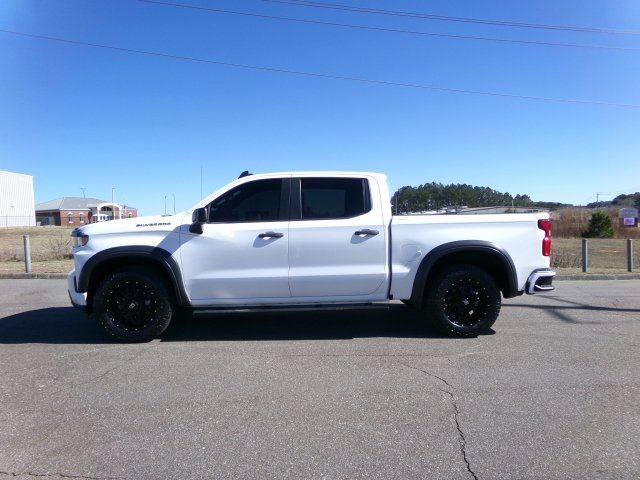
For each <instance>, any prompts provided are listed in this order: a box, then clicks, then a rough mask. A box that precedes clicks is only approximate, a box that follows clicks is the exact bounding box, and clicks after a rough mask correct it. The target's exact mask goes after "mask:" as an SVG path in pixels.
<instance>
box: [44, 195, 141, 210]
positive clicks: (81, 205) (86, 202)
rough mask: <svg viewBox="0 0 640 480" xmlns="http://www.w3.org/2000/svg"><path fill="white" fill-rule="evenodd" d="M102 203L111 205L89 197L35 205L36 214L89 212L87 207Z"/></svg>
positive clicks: (59, 199)
mask: <svg viewBox="0 0 640 480" xmlns="http://www.w3.org/2000/svg"><path fill="white" fill-rule="evenodd" d="M102 203H106V204H111V202H110V201H109V200H101V199H99V198H91V197H62V198H55V199H53V200H49V201H47V202H42V203H38V204H37V205H36V212H38V211H50V210H89V207H95V206H96V205H100V204H102ZM116 205H118V206H122V207H125V208H134V207H132V206H130V205H120V204H119V203H116Z"/></svg>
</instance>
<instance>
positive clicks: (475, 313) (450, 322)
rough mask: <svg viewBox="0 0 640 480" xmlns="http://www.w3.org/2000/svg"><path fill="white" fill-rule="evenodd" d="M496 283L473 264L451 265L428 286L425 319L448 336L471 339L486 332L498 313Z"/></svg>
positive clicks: (499, 298)
mask: <svg viewBox="0 0 640 480" xmlns="http://www.w3.org/2000/svg"><path fill="white" fill-rule="evenodd" d="M500 305H501V296H500V289H499V288H498V285H497V284H496V281H495V280H494V279H493V277H492V276H491V275H489V274H488V273H487V272H486V271H485V270H483V269H481V268H478V267H476V266H473V265H455V266H451V267H449V268H447V269H445V270H443V271H442V272H440V273H439V274H438V276H437V277H435V278H434V279H433V280H431V281H429V282H428V284H427V291H426V292H425V302H424V311H425V314H426V316H427V320H428V321H429V322H430V323H431V324H432V325H433V326H434V327H436V328H437V329H438V330H440V331H441V332H444V333H446V334H448V335H454V336H460V337H470V336H475V335H478V334H479V333H483V332H486V331H488V330H489V329H490V328H491V326H492V325H493V324H494V323H495V321H496V319H497V318H498V314H499V313H500Z"/></svg>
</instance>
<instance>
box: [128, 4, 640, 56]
mask: <svg viewBox="0 0 640 480" xmlns="http://www.w3.org/2000/svg"><path fill="white" fill-rule="evenodd" d="M136 1H138V2H142V3H149V4H155V5H163V6H167V7H177V8H184V9H189V10H200V11H206V12H210V13H221V14H226V15H238V16H245V17H254V18H262V19H266V20H282V21H287V22H297V23H306V24H312V25H322V26H331V27H341V28H352V29H358V30H370V31H377V32H387V33H404V34H409V35H421V36H428V37H441V38H455V39H461V40H481V41H487V42H500V43H515V44H523V45H537V46H548V47H571V48H591V49H601V50H623V51H624V50H626V51H636V52H637V51H640V48H633V47H616V46H610V45H584V44H578V43H559V42H541V41H534V40H515V39H508V38H496V37H483V36H476V35H454V34H448V33H435V32H425V31H419V30H404V29H397V28H385V27H374V26H370V25H357V24H352V23H337V22H325V21H322V20H309V19H303V18H294V17H283V16H279V15H266V14H261V13H252V12H238V11H235V10H224V9H220V8H209V7H201V6H198V5H188V4H184V3H172V2H162V1H158V0H136Z"/></svg>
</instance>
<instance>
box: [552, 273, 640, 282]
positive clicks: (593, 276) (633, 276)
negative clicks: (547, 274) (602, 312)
mask: <svg viewBox="0 0 640 480" xmlns="http://www.w3.org/2000/svg"><path fill="white" fill-rule="evenodd" d="M553 280H554V281H556V280H561V281H562V280H640V273H621V274H615V275H612V274H608V273H606V274H604V273H585V274H582V275H580V274H576V275H556V276H555V277H553Z"/></svg>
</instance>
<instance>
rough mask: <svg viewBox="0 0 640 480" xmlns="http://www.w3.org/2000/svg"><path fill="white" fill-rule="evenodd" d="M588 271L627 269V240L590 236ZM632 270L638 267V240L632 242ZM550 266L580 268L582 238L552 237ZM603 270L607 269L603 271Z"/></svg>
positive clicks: (639, 252)
mask: <svg viewBox="0 0 640 480" xmlns="http://www.w3.org/2000/svg"><path fill="white" fill-rule="evenodd" d="M588 245H589V248H588V251H589V271H590V272H593V273H623V272H626V271H627V241H626V240H625V239H620V238H606V239H604V238H590V239H589V242H588ZM633 263H634V270H638V269H640V241H638V240H636V241H634V242H633ZM551 266H552V267H554V268H559V269H571V270H576V271H581V269H582V239H580V238H554V239H553V248H552V254H551ZM603 270H607V272H604V271H603Z"/></svg>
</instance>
